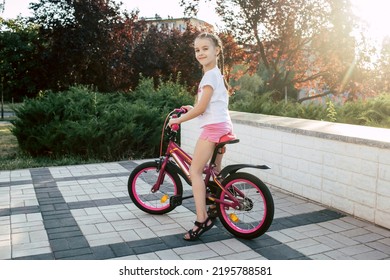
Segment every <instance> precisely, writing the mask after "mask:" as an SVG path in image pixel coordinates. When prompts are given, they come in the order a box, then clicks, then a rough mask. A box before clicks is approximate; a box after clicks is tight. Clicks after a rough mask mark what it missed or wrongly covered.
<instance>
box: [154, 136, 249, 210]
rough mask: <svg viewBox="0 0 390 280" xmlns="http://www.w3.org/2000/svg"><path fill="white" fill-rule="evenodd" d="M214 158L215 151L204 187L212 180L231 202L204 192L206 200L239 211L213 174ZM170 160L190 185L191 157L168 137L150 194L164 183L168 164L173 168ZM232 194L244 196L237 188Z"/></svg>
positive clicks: (237, 202)
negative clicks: (157, 174)
mask: <svg viewBox="0 0 390 280" xmlns="http://www.w3.org/2000/svg"><path fill="white" fill-rule="evenodd" d="M216 149H218V146H216ZM215 157H216V151H215V152H214V155H213V157H212V158H211V160H210V163H209V164H208V165H207V166H206V167H205V169H204V174H205V178H204V182H205V186H207V185H208V183H209V182H210V179H212V180H213V182H214V183H215V184H216V185H217V186H218V187H219V188H221V190H222V192H224V193H225V195H227V196H228V197H229V198H230V200H231V202H227V201H221V200H220V199H218V198H215V197H213V196H212V194H211V193H210V192H206V198H207V199H209V200H211V201H214V202H216V203H222V204H224V205H225V206H227V207H232V208H234V209H239V208H240V202H239V200H238V199H237V197H235V196H233V195H232V193H231V192H230V191H227V190H226V189H225V188H224V187H223V185H222V183H221V182H220V180H219V179H218V177H217V175H216V174H215V171H214V169H213V167H214V166H215V164H214V160H215ZM171 158H172V159H173V160H174V161H175V163H176V168H178V169H179V170H180V172H178V174H180V175H181V176H182V177H183V178H184V179H185V180H186V182H187V183H188V184H190V185H191V177H190V171H189V167H190V165H191V162H192V157H191V156H190V155H189V154H188V153H186V152H185V151H184V150H183V149H182V148H181V147H180V146H179V145H178V144H177V143H176V142H175V141H174V137H170V140H169V143H168V146H167V150H166V152H165V156H164V157H162V158H160V166H161V167H160V172H159V176H158V179H157V182H156V183H155V184H154V186H153V187H152V189H151V191H152V192H156V191H157V190H158V189H159V187H160V185H161V184H162V182H163V181H164V176H165V172H164V170H165V168H167V165H169V164H170V165H171V166H174V163H172V162H171V161H170V159H171ZM173 168H175V167H173ZM183 175H184V176H183ZM234 192H235V194H236V195H237V194H238V195H239V196H241V197H244V194H243V193H242V192H241V191H240V190H238V189H237V188H235V189H234ZM191 197H193V196H192V195H191V196H187V197H182V198H181V200H183V199H187V198H191ZM180 204H181V203H180Z"/></svg>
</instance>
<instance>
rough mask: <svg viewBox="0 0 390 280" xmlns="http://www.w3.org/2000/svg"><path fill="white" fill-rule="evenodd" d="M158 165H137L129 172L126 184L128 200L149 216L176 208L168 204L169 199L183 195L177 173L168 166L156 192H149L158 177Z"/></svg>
mask: <svg viewBox="0 0 390 280" xmlns="http://www.w3.org/2000/svg"><path fill="white" fill-rule="evenodd" d="M159 172H160V170H159V164H158V163H157V162H155V161H150V162H145V163H142V164H140V165H138V166H137V167H136V168H134V170H133V171H132V172H131V174H130V176H129V180H128V183H127V188H128V192H129V196H130V199H131V200H132V202H133V203H134V204H135V205H136V206H137V207H138V208H139V209H141V210H142V211H144V212H146V213H150V214H157V215H161V214H165V213H168V212H170V211H172V210H173V209H175V208H176V206H174V205H171V204H170V199H169V198H170V197H171V196H174V195H182V194H183V186H182V183H181V180H180V178H179V176H178V175H177V173H175V172H174V171H172V170H171V168H169V166H167V167H166V168H165V176H164V182H163V184H162V185H161V186H160V188H159V190H158V191H156V192H154V193H153V192H151V189H152V187H153V185H154V184H155V183H156V182H157V178H158V175H159Z"/></svg>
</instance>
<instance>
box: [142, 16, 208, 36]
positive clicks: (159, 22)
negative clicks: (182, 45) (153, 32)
mask: <svg viewBox="0 0 390 280" xmlns="http://www.w3.org/2000/svg"><path fill="white" fill-rule="evenodd" d="M143 20H145V21H146V24H147V26H148V28H149V27H150V26H152V25H154V26H157V29H158V30H160V31H162V30H173V29H177V30H179V31H180V32H184V31H185V30H186V29H187V24H190V25H191V26H193V27H194V28H196V29H198V30H200V31H209V32H213V31H214V26H213V25H212V24H209V23H207V22H205V21H203V20H200V19H196V18H173V17H169V16H168V18H167V19H162V18H161V17H160V16H159V15H157V14H156V16H155V17H154V18H143Z"/></svg>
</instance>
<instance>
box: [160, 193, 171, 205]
mask: <svg viewBox="0 0 390 280" xmlns="http://www.w3.org/2000/svg"><path fill="white" fill-rule="evenodd" d="M168 198H169V196H168V195H167V194H164V195H163V196H162V197H161V199H160V202H161V203H165V202H166V201H167V200H168Z"/></svg>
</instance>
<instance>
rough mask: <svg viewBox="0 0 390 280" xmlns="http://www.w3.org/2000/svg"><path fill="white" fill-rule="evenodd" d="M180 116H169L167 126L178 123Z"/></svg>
mask: <svg viewBox="0 0 390 280" xmlns="http://www.w3.org/2000/svg"><path fill="white" fill-rule="evenodd" d="M180 123H181V122H180V118H171V119H170V120H169V122H168V126H169V127H172V125H173V124H180Z"/></svg>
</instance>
